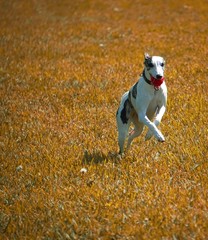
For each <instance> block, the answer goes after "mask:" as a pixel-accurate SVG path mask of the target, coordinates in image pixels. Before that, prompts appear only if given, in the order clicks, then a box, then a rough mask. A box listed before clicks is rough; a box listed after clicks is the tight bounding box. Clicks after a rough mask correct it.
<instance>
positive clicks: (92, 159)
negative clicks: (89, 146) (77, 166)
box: [82, 150, 120, 164]
mask: <svg viewBox="0 0 208 240" xmlns="http://www.w3.org/2000/svg"><path fill="white" fill-rule="evenodd" d="M119 160H120V159H119V157H118V154H117V153H115V152H108V153H107V154H105V153H103V152H101V151H93V152H89V151H88V150H85V152H84V156H83V159H82V163H84V164H101V163H106V162H109V161H112V162H115V163H117V162H118V161H119Z"/></svg>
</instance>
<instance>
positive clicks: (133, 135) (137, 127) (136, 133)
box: [127, 118, 144, 149]
mask: <svg viewBox="0 0 208 240" xmlns="http://www.w3.org/2000/svg"><path fill="white" fill-rule="evenodd" d="M133 123H134V130H133V131H132V132H131V133H130V134H129V138H128V143H127V149H129V148H130V145H131V143H132V141H133V140H134V138H136V137H138V136H139V135H140V134H141V133H142V131H143V127H144V124H142V123H140V122H138V121H136V119H135V118H133Z"/></svg>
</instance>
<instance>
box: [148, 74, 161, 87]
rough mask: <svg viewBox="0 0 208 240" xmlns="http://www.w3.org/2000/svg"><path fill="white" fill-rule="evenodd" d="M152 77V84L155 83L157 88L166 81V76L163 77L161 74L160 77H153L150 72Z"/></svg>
mask: <svg viewBox="0 0 208 240" xmlns="http://www.w3.org/2000/svg"><path fill="white" fill-rule="evenodd" d="M150 77H151V79H150V81H151V83H152V85H153V86H154V87H155V88H159V87H160V85H161V84H162V83H163V82H164V80H165V78H164V77H162V76H160V77H158V78H155V77H153V76H152V75H151V74H150Z"/></svg>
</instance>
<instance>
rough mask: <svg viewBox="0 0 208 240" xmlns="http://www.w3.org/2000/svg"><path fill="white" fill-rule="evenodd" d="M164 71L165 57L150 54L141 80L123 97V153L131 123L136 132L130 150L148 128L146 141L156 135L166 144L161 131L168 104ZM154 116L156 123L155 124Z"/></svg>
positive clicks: (120, 110) (119, 121)
mask: <svg viewBox="0 0 208 240" xmlns="http://www.w3.org/2000/svg"><path fill="white" fill-rule="evenodd" d="M164 68H165V61H164V59H163V58H162V57H159V56H152V57H151V56H149V54H147V53H146V54H145V60H144V70H143V73H142V75H141V77H140V79H139V81H138V82H137V83H136V84H135V85H134V86H132V87H131V89H130V90H129V91H128V92H126V93H125V94H124V95H123V96H122V98H121V103H120V106H119V108H118V111H117V114H116V120H117V127H118V142H119V148H120V151H119V153H120V154H122V153H123V152H124V144H125V139H126V137H127V135H128V131H129V127H130V124H131V123H133V124H134V129H133V131H131V132H130V133H129V137H128V143H127V149H128V148H129V147H130V145H131V142H132V141H133V139H134V138H135V137H137V136H139V135H140V134H141V133H142V130H143V127H144V125H146V126H147V127H148V128H149V130H148V132H147V134H146V136H145V140H148V139H150V138H151V137H152V135H154V136H155V138H156V139H157V140H158V141H159V142H164V141H165V138H164V136H163V135H162V133H161V132H160V131H159V130H158V128H157V127H158V125H159V124H160V122H161V119H162V117H163V115H164V113H165V110H166V103H167V87H166V84H165V82H164V80H165V79H164ZM154 116H155V120H154V122H152V121H151V120H152V119H153V118H154Z"/></svg>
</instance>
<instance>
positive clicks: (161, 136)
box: [157, 134, 165, 142]
mask: <svg viewBox="0 0 208 240" xmlns="http://www.w3.org/2000/svg"><path fill="white" fill-rule="evenodd" d="M157 140H158V142H165V138H164V136H163V135H162V134H160V135H159V136H157Z"/></svg>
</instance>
